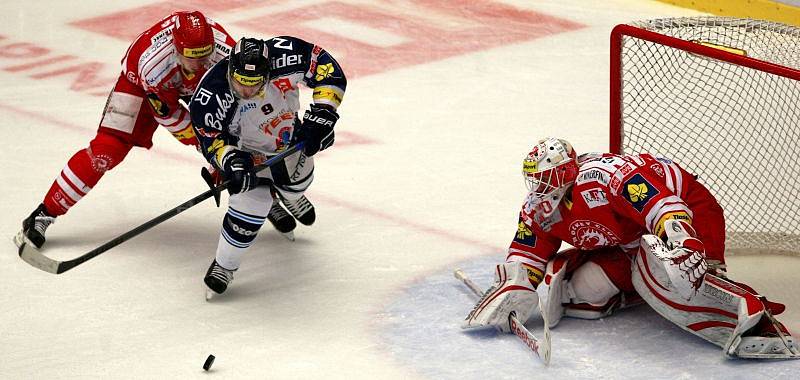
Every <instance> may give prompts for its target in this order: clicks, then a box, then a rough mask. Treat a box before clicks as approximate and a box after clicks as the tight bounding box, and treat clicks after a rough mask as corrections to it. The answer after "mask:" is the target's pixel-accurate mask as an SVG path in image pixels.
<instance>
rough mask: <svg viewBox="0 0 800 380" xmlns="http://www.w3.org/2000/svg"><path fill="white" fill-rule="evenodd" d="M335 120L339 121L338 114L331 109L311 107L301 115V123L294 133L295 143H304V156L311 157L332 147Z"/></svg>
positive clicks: (314, 105)
mask: <svg viewBox="0 0 800 380" xmlns="http://www.w3.org/2000/svg"><path fill="white" fill-rule="evenodd" d="M336 120H339V114H337V113H336V111H335V110H333V109H332V108H330V107H325V106H318V105H316V104H312V105H311V109H310V110H307V111H306V113H305V114H304V115H303V123H302V124H300V126H299V127H298V128H297V129H295V131H294V140H295V141H305V144H306V145H305V147H304V148H303V152H305V154H306V156H313V155H315V154H317V152H319V151H321V150H324V149H326V148H328V147H330V146H331V145H333V140H334V133H333V126H334V125H336Z"/></svg>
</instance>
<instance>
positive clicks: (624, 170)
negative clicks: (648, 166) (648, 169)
mask: <svg viewBox="0 0 800 380" xmlns="http://www.w3.org/2000/svg"><path fill="white" fill-rule="evenodd" d="M633 169H634V166H633V164H631V163H630V162H629V163H627V164H625V166H623V167H621V168H619V171H620V173H622V175H623V176H626V175H628V174H630V172H632V171H633Z"/></svg>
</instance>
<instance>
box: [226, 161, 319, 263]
mask: <svg viewBox="0 0 800 380" xmlns="http://www.w3.org/2000/svg"><path fill="white" fill-rule="evenodd" d="M258 176H259V177H261V178H268V179H270V180H271V181H272V183H273V186H261V187H257V188H255V189H253V190H250V191H247V192H244V193H239V194H233V195H231V196H230V198H229V200H228V212H227V213H226V214H225V217H224V218H223V220H222V230H221V231H220V237H219V243H218V244H217V254H216V260H217V263H219V265H221V266H222V267H223V268H226V269H229V270H236V269H238V268H239V265H240V264H241V260H242V255H244V253H245V252H246V251H247V249H248V248H250V246H251V245H252V244H253V241H254V240H255V239H256V236H257V235H258V231H259V230H260V229H261V226H262V225H263V224H264V222H265V221H266V220H267V214H268V213H269V209H270V207H271V206H272V202H273V197H272V190H275V191H276V192H278V193H280V195H281V197H283V198H286V199H291V200H295V199H298V198H300V197H301V196H302V195H303V193H304V192H305V191H306V189H308V187H309V186H310V185H311V182H312V181H313V180H314V158H313V157H307V156H305V155H304V154H303V153H302V152H297V153H295V154H293V155H291V156H289V157H287V158H286V159H284V161H283V163H278V164H276V165H274V166H272V167H271V168H270V169H269V170H264V171H262V172H260V173H258Z"/></svg>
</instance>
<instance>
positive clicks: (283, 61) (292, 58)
mask: <svg viewBox="0 0 800 380" xmlns="http://www.w3.org/2000/svg"><path fill="white" fill-rule="evenodd" d="M301 63H303V56H302V55H300V54H294V55H286V54H283V55H281V56H280V57H279V58H272V67H274V68H276V69H281V68H284V67H286V66H291V65H299V64H301Z"/></svg>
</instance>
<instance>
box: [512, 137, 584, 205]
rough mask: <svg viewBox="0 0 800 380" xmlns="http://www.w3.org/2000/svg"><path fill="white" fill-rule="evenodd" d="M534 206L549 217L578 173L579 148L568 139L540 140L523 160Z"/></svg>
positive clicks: (529, 195)
mask: <svg viewBox="0 0 800 380" xmlns="http://www.w3.org/2000/svg"><path fill="white" fill-rule="evenodd" d="M522 175H523V176H524V177H525V185H526V186H527V187H528V191H530V193H529V194H528V197H529V198H530V206H531V207H533V208H535V209H536V213H537V214H538V215H540V216H544V217H548V216H550V215H551V214H552V213H553V212H554V211H555V210H556V209H557V208H558V204H559V203H560V202H561V198H563V197H564V194H566V192H567V190H568V189H569V188H570V186H572V184H573V183H575V178H577V176H578V163H577V160H576V155H575V150H574V149H572V145H570V143H568V142H567V141H566V140H561V139H556V138H547V139H544V140H540V141H539V142H538V143H537V144H536V146H534V147H533V149H532V150H531V151H530V152H529V153H528V156H527V157H525V159H524V160H523V161H522Z"/></svg>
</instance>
